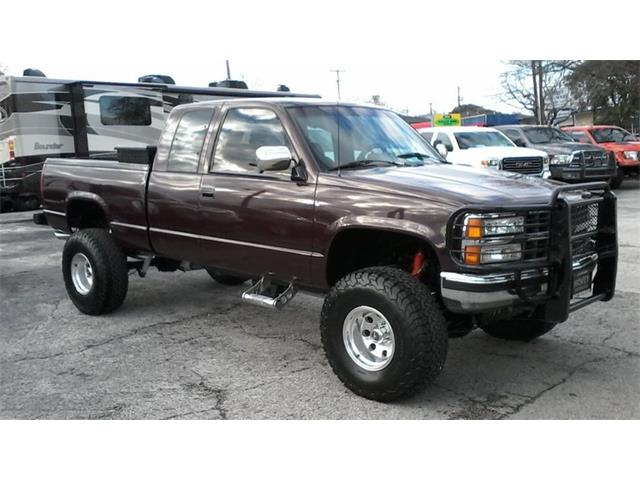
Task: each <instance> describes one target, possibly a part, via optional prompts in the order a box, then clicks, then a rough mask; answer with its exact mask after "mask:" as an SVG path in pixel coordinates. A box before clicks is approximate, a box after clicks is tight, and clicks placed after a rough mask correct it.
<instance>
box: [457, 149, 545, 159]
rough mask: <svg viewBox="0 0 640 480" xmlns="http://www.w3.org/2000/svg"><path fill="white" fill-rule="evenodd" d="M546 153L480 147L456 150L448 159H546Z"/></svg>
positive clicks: (533, 150)
mask: <svg viewBox="0 0 640 480" xmlns="http://www.w3.org/2000/svg"><path fill="white" fill-rule="evenodd" d="M544 156H545V152H543V151H541V150H536V149H533V148H523V147H478V148H467V149H465V150H456V151H453V152H451V153H449V155H447V159H450V160H453V159H456V160H466V159H469V160H476V159H479V160H487V159H490V158H524V157H544Z"/></svg>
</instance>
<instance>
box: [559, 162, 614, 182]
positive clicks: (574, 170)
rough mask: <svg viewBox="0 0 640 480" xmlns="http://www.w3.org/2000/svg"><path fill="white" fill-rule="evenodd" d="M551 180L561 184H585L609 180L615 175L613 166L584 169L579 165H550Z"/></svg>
mask: <svg viewBox="0 0 640 480" xmlns="http://www.w3.org/2000/svg"><path fill="white" fill-rule="evenodd" d="M550 170H551V178H552V179H553V180H561V181H563V182H585V181H591V180H609V179H610V178H611V177H613V176H614V175H615V173H616V169H615V166H613V165H612V166H604V167H585V166H584V165H579V166H577V167H571V166H569V165H551V167H550Z"/></svg>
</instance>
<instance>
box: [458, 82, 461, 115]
mask: <svg viewBox="0 0 640 480" xmlns="http://www.w3.org/2000/svg"><path fill="white" fill-rule="evenodd" d="M460 100H461V98H460V87H458V110H460Z"/></svg>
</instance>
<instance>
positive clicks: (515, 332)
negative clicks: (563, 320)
mask: <svg viewBox="0 0 640 480" xmlns="http://www.w3.org/2000/svg"><path fill="white" fill-rule="evenodd" d="M555 326H556V324H555V323H547V322H538V321H535V320H518V319H506V320H500V321H498V322H495V323H490V324H488V325H481V326H480V328H482V330H484V332H485V333H487V334H489V335H491V336H492V337H496V338H501V339H503V340H517V341H520V342H530V341H531V340H533V339H535V338H538V337H541V336H542V335H544V334H545V333H549V332H550V331H551V330H552V329H553V327H555Z"/></svg>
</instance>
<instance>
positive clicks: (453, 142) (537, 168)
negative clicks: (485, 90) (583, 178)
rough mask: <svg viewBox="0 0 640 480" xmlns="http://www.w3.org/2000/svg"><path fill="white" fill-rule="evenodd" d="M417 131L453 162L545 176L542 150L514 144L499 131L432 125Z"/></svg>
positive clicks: (546, 159)
mask: <svg viewBox="0 0 640 480" xmlns="http://www.w3.org/2000/svg"><path fill="white" fill-rule="evenodd" d="M418 132H419V133H420V134H421V135H422V136H423V137H424V138H425V139H426V140H427V141H428V142H429V143H430V144H431V145H433V147H434V148H435V149H436V150H438V152H439V153H440V154H441V155H442V156H443V157H446V159H447V161H449V162H451V163H453V164H456V165H466V166H469V167H476V168H495V169H498V170H506V171H509V172H515V173H523V174H527V175H535V176H538V177H542V178H548V177H549V176H550V172H549V156H548V155H547V154H546V153H545V152H543V151H542V150H535V149H533V148H522V147H517V146H516V145H515V144H514V143H513V142H512V141H511V140H509V138H508V137H507V136H506V135H504V134H503V133H502V132H500V131H498V130H496V129H494V128H486V127H432V128H419V129H418Z"/></svg>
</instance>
